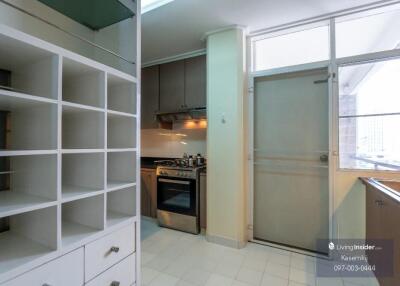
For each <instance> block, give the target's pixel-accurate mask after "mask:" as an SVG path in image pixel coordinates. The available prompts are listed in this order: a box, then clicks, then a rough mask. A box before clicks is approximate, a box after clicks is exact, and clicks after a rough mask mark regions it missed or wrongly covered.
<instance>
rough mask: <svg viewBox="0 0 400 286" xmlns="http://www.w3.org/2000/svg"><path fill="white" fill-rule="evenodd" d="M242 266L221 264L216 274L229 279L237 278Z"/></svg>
mask: <svg viewBox="0 0 400 286" xmlns="http://www.w3.org/2000/svg"><path fill="white" fill-rule="evenodd" d="M240 267H241V265H240V264H237V263H229V262H220V263H219V264H218V265H217V267H216V269H215V270H214V273H216V274H220V275H223V276H226V277H228V278H236V276H237V274H238V273H239V269H240Z"/></svg>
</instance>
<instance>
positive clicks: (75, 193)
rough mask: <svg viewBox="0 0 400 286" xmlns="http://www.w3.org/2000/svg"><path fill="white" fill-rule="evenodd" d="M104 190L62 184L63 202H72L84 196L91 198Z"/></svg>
mask: <svg viewBox="0 0 400 286" xmlns="http://www.w3.org/2000/svg"><path fill="white" fill-rule="evenodd" d="M103 192H104V190H99V189H94V188H85V187H79V186H72V185H63V186H62V195H61V197H62V202H63V203H66V202H71V201H76V200H80V199H84V198H89V197H93V196H97V195H101V194H102V193H103Z"/></svg>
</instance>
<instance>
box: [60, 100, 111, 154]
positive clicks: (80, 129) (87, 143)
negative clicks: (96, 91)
mask: <svg viewBox="0 0 400 286" xmlns="http://www.w3.org/2000/svg"><path fill="white" fill-rule="evenodd" d="M104 116H105V113H104V112H100V111H95V110H86V109H81V108H78V107H73V106H68V105H63V108H62V148H63V149H103V148H104V147H105V146H104V141H105V140H104V129H105V128H104V121H105V119H104Z"/></svg>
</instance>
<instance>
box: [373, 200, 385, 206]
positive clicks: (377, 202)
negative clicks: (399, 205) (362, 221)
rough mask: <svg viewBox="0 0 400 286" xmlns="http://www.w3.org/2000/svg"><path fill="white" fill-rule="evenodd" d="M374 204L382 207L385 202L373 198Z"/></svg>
mask: <svg viewBox="0 0 400 286" xmlns="http://www.w3.org/2000/svg"><path fill="white" fill-rule="evenodd" d="M375 204H376V205H377V206H380V207H383V206H384V205H385V203H384V202H383V201H382V200H375Z"/></svg>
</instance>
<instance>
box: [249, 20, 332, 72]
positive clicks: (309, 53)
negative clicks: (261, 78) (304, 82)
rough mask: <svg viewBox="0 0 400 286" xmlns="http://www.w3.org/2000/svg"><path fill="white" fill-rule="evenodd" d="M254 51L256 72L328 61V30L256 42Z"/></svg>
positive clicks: (308, 31)
mask: <svg viewBox="0 0 400 286" xmlns="http://www.w3.org/2000/svg"><path fill="white" fill-rule="evenodd" d="M254 51H255V59H254V64H255V70H256V71H260V70H266V69H272V68H278V67H285V66H293V65H299V64H305V63H311V62H318V61H324V60H328V59H329V29H328V26H322V27H318V28H313V29H309V30H304V31H300V32H296V33H291V34H286V35H282V36H277V37H273V38H267V39H263V40H258V41H256V42H255V43H254Z"/></svg>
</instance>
